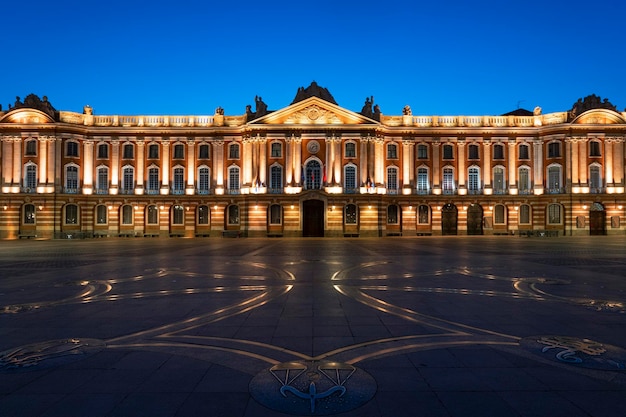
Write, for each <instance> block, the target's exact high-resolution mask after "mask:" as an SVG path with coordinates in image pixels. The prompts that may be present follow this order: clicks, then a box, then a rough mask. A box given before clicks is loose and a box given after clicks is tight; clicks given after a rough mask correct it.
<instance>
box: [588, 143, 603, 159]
mask: <svg viewBox="0 0 626 417" xmlns="http://www.w3.org/2000/svg"><path fill="white" fill-rule="evenodd" d="M589 156H591V157H594V158H596V157H599V156H601V153H600V142H598V141H595V140H594V141H591V142H589Z"/></svg>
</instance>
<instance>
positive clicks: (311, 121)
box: [250, 97, 378, 125]
mask: <svg viewBox="0 0 626 417" xmlns="http://www.w3.org/2000/svg"><path fill="white" fill-rule="evenodd" d="M250 124H255V125H257V124H270V125H360V124H378V122H377V121H375V120H372V119H370V118H367V117H365V116H362V115H360V114H358V113H355V112H352V111H350V110H347V109H344V108H343V107H340V106H338V105H336V104H333V103H330V102H328V101H325V100H322V99H320V98H318V97H309V98H307V99H305V100H302V101H299V102H297V103H294V104H292V105H290V106H288V107H285V108H283V109H281V110H276V111H273V112H271V113H269V114H266V115H265V116H263V117H260V118H258V119H255V120H253V121H251V122H250Z"/></svg>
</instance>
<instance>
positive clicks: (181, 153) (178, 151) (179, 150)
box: [174, 143, 185, 159]
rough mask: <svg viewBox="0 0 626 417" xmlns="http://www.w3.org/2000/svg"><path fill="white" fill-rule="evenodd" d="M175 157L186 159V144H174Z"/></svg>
mask: <svg viewBox="0 0 626 417" xmlns="http://www.w3.org/2000/svg"><path fill="white" fill-rule="evenodd" d="M174 159H185V145H183V144H182V143H177V144H176V145H174Z"/></svg>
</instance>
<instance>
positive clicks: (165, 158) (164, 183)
mask: <svg viewBox="0 0 626 417" xmlns="http://www.w3.org/2000/svg"><path fill="white" fill-rule="evenodd" d="M161 149H162V150H163V155H162V157H161V194H163V195H165V194H169V193H170V142H169V141H168V140H163V142H162V146H161Z"/></svg>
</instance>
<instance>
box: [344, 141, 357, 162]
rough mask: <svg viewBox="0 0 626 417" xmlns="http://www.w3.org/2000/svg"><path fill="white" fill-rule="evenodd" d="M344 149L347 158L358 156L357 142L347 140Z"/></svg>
mask: <svg viewBox="0 0 626 417" xmlns="http://www.w3.org/2000/svg"><path fill="white" fill-rule="evenodd" d="M344 149H345V150H344V153H345V157H346V158H356V143H354V142H346V144H345V148H344Z"/></svg>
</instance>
